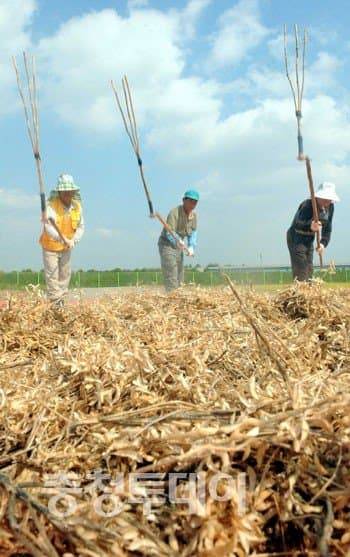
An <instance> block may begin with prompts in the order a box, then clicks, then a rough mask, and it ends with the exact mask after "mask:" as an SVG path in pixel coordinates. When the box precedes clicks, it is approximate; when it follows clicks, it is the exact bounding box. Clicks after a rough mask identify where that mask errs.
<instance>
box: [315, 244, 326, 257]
mask: <svg viewBox="0 0 350 557" xmlns="http://www.w3.org/2000/svg"><path fill="white" fill-rule="evenodd" d="M324 250H325V247H324V245H323V244H320V246H319V247H316V251H317V253H319V254H320V255H322V254H323V252H324Z"/></svg>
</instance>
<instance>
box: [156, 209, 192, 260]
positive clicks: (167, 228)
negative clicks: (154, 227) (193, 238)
mask: <svg viewBox="0 0 350 557" xmlns="http://www.w3.org/2000/svg"><path fill="white" fill-rule="evenodd" d="M154 217H155V218H156V219H158V220H159V222H160V223H161V224H162V225H163V226H164V228H165V230H166V231H167V232H168V233H169V234H170V236H172V238H173V239H174V240H175V242H176V243H178V241H179V240H178V238H177V236H176V234H175V232H174V231H173V230H172V229H171V228H170V226H169V225H168V223H167V222H166V221H165V220H164V219H163V217H162V216H161V215H160V214H159V213H155V214H154ZM183 251H184V252H185V254H186V255H190V252H189V251H188V249H187V248H186V247H184V248H183Z"/></svg>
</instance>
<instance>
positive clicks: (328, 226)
mask: <svg viewBox="0 0 350 557" xmlns="http://www.w3.org/2000/svg"><path fill="white" fill-rule="evenodd" d="M333 214H334V205H333V203H332V205H330V206H329V213H328V220H327V222H326V223H325V224H324V225H323V226H322V236H321V244H322V245H323V246H324V247H327V245H328V244H329V241H330V239H331V234H332V221H333Z"/></svg>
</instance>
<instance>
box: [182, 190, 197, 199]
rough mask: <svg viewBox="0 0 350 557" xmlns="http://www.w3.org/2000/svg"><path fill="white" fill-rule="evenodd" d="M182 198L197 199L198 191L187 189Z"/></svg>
mask: <svg viewBox="0 0 350 557" xmlns="http://www.w3.org/2000/svg"><path fill="white" fill-rule="evenodd" d="M183 198H184V199H193V201H199V193H198V191H196V190H187V191H185V193H184V196H183Z"/></svg>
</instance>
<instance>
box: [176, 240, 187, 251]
mask: <svg viewBox="0 0 350 557" xmlns="http://www.w3.org/2000/svg"><path fill="white" fill-rule="evenodd" d="M177 247H178V248H179V249H182V250H184V249H185V247H186V246H185V242H183V241H182V240H178V241H177Z"/></svg>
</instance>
